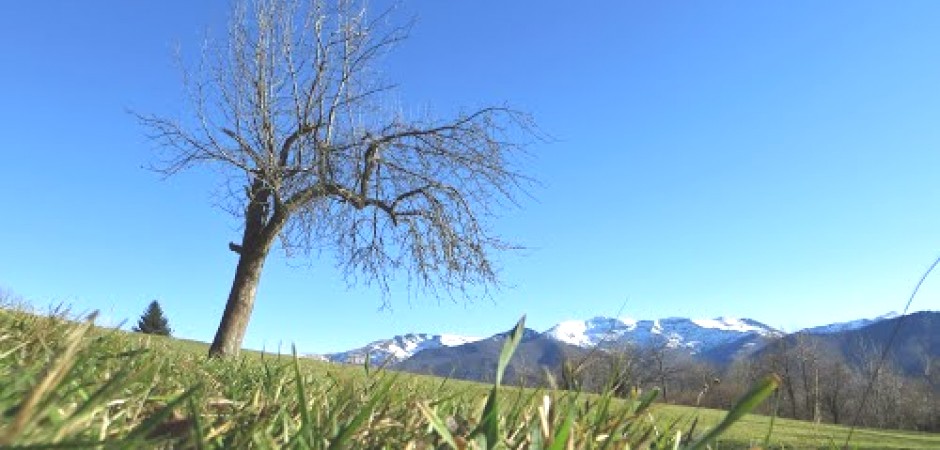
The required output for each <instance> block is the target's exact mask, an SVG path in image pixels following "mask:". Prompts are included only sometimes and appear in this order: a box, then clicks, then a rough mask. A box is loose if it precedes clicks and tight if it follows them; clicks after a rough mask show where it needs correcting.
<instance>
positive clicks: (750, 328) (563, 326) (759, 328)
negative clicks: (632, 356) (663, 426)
mask: <svg viewBox="0 0 940 450" xmlns="http://www.w3.org/2000/svg"><path fill="white" fill-rule="evenodd" d="M781 334H782V333H781V332H780V331H778V330H776V329H774V328H771V327H769V326H767V325H764V324H762V323H760V322H757V321H755V320H751V319H736V318H730V317H719V318H716V319H686V318H681V317H670V318H667V319H658V320H635V319H630V318H613V317H594V318H592V319H588V320H568V321H565V322H561V323H559V324H558V325H555V326H554V327H552V328H550V329H549V330H548V331H546V332H545V335H546V336H548V337H550V338H552V339H555V340H558V341H561V342H565V343H567V344H571V345H576V346H578V347H593V346H595V345H616V344H619V343H626V342H629V343H632V344H635V345H637V346H640V347H644V346H649V345H655V344H657V343H660V342H661V343H663V344H665V345H666V346H668V347H671V348H681V349H685V350H688V351H689V352H690V353H699V352H702V351H707V350H709V349H712V348H715V347H718V346H721V345H725V344H728V343H731V342H733V341H736V340H739V339H741V338H743V337H745V336H750V337H764V336H766V337H770V336H779V335H781Z"/></svg>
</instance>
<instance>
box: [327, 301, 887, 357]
mask: <svg viewBox="0 0 940 450" xmlns="http://www.w3.org/2000/svg"><path fill="white" fill-rule="evenodd" d="M896 317H897V314H896V313H889V314H885V315H882V316H878V317H876V318H872V319H859V320H853V321H849V322H840V323H833V324H828V325H823V326H818V327H813V328H807V329H805V330H801V331H799V332H798V333H808V334H813V335H826V334H833V333H839V332H847V331H852V330H856V329H860V328H863V327H866V326H869V325H872V324H876V323H879V322H883V321H886V320H889V319H893V318H896ZM526 333H527V335H526V338H525V340H524V341H525V342H531V341H539V342H542V344H540V345H541V346H543V347H547V346H549V344H551V343H554V344H558V347H559V348H569V350H570V351H576V350H574V349H590V348H593V347H595V346H599V347H601V348H605V347H608V348H615V347H617V346H623V345H633V346H637V347H640V348H643V347H650V346H656V345H661V346H666V347H668V348H672V349H676V350H678V351H682V352H685V353H687V354H689V355H697V356H699V357H701V358H704V359H706V360H710V361H729V360H732V359H735V358H738V357H741V356H742V355H746V354H749V353H750V352H752V351H754V350H756V349H757V348H759V347H760V346H761V342H764V341H766V340H768V339H771V338H779V337H782V336H784V335H785V334H786V333H784V332H782V331H781V330H778V329H775V328H773V327H771V326H768V325H766V324H763V323H761V322H759V321H756V320H752V319H738V318H731V317H718V318H714V319H688V318H681V317H670V318H665V319H656V320H635V319H631V318H624V317H620V318H616V317H602V316H598V317H593V318H590V319H587V320H568V321H563V322H560V323H558V324H557V325H555V326H552V327H551V328H549V329H548V330H545V331H544V332H538V331H535V330H531V329H527V330H526ZM499 336H501V334H497V335H495V336H493V337H490V338H487V339H483V338H479V337H470V336H459V335H453V334H427V333H408V334H403V335H398V336H394V337H391V338H389V339H382V340H378V341H374V342H371V343H369V344H367V345H365V346H363V347H359V348H355V349H351V350H347V351H343V352H337V353H329V354H325V355H309V356H311V357H314V358H318V359H322V360H326V361H331V362H335V363H346V364H362V363H363V362H365V359H366V357H369V360H370V363H371V364H375V365H381V364H400V363H402V362H404V361H406V360H409V359H411V358H413V357H414V356H415V355H418V354H419V353H422V352H427V351H433V353H432V354H436V355H437V354H445V353H447V352H448V351H457V352H458V353H466V350H467V349H463V351H459V350H454V349H458V348H460V347H465V346H470V347H468V348H469V349H475V348H477V350H478V351H481V350H479V349H478V347H479V348H483V347H486V346H487V345H489V344H488V343H487V342H489V341H493V340H498V341H500V343H499V345H501V339H496V338H497V337H499ZM482 341H487V342H482ZM471 344H476V345H471ZM497 348H498V346H497ZM449 349H450V350H449ZM497 353H498V352H497Z"/></svg>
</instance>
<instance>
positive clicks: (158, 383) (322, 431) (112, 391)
mask: <svg viewBox="0 0 940 450" xmlns="http://www.w3.org/2000/svg"><path fill="white" fill-rule="evenodd" d="M92 320H93V319H91V318H89V319H88V320H86V321H84V322H82V323H75V322H70V321H68V320H65V317H63V315H59V316H50V317H41V316H36V315H31V314H27V313H22V312H16V311H9V310H2V309H0V448H96V449H111V448H187V449H189V448H191V449H208V448H258V449H266V448H298V449H339V448H377V449H385V448H387V449H402V448H404V449H409V448H410V449H438V448H458V449H464V448H468V449H478V448H479V449H496V448H500V449H502V448H505V449H520V448H544V449H573V448H579V449H580V448H585V449H588V448H596V449H614V448H616V449H623V448H705V447H706V446H707V445H708V444H709V443H711V442H713V441H714V439H715V438H716V437H717V436H718V435H719V434H720V433H722V432H723V431H724V430H726V429H727V427H728V426H729V425H730V424H731V423H732V422H734V421H735V420H738V419H740V418H741V417H742V416H743V415H744V414H745V413H746V412H747V411H748V410H749V409H750V408H752V407H753V406H755V405H756V404H757V403H759V402H760V401H761V400H762V399H763V398H765V397H766V396H767V395H769V394H770V393H771V392H772V391H773V389H774V388H775V387H776V385H777V380H776V379H774V378H769V379H767V380H765V381H764V382H763V383H762V384H761V385H759V386H757V387H756V388H755V389H754V390H753V391H751V393H750V394H748V396H746V397H745V398H744V399H743V400H742V401H741V402H740V403H739V405H738V407H737V408H735V409H734V410H732V411H731V412H730V413H728V415H727V417H726V418H725V419H724V421H723V422H721V423H719V424H718V425H717V426H715V427H713V428H711V429H710V430H704V429H703V430H697V429H696V426H695V422H692V425H691V426H687V427H686V429H680V427H679V426H677V424H678V423H679V421H674V422H672V423H667V424H662V423H660V422H657V421H656V420H655V419H654V416H653V415H652V413H651V411H650V407H651V404H652V402H653V400H654V399H655V396H656V392H655V391H653V392H649V393H647V394H645V395H642V396H637V397H635V398H631V399H627V400H619V399H615V398H613V396H612V395H611V394H609V393H608V394H603V395H587V394H579V393H577V392H567V391H557V390H548V391H545V390H533V389H522V388H509V387H503V386H501V379H502V373H503V371H504V369H505V367H506V365H507V363H508V362H509V359H510V358H511V357H512V354H513V352H514V350H515V348H516V346H517V345H518V343H519V341H520V339H521V337H522V330H523V321H520V322H519V324H518V325H517V327H516V328H515V330H514V331H513V333H511V334H510V336H509V338H508V339H507V342H506V344H505V346H504V348H503V352H502V354H501V356H500V359H499V364H498V367H497V368H496V382H495V383H494V384H493V385H492V386H489V387H486V386H483V385H479V384H475V383H466V382H459V381H452V380H441V379H432V378H428V377H419V376H413V375H408V374H400V373H395V372H389V371H384V370H378V371H374V370H372V369H371V368H369V367H368V366H367V367H365V370H362V368H358V369H350V368H348V367H340V366H332V365H329V364H322V363H315V362H312V361H307V360H301V359H298V358H296V356H294V357H281V356H271V355H262V356H260V357H258V356H251V355H248V356H245V357H242V358H241V359H238V360H207V359H206V358H205V356H204V353H203V352H202V351H199V350H195V349H186V348H181V347H180V346H178V345H176V344H175V341H173V340H170V339H166V338H158V337H150V336H144V335H130V334H127V333H124V332H120V331H114V330H102V329H98V328H95V327H93V326H92ZM700 428H704V427H700Z"/></svg>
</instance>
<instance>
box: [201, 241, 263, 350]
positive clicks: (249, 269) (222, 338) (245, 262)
mask: <svg viewBox="0 0 940 450" xmlns="http://www.w3.org/2000/svg"><path fill="white" fill-rule="evenodd" d="M260 250H261V249H260V248H254V249H251V248H247V247H246V248H242V253H241V256H239V258H238V268H237V269H236V270H235V279H234V280H233V281H232V290H231V291H230V292H229V294H228V301H227V302H226V303H225V312H224V313H223V314H222V322H221V323H220V324H219V330H218V331H216V333H215V339H214V340H213V341H212V346H211V347H209V356H211V357H225V356H237V355H238V352H239V351H240V350H241V345H242V340H243V339H244V338H245V331H246V330H247V329H248V319H250V318H251V310H252V308H253V307H254V305H255V295H256V294H257V293H258V281H259V280H260V279H261V270H262V268H263V267H264V260H265V258H266V257H267V253H268V252H267V249H264V251H260Z"/></svg>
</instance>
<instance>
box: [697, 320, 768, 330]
mask: <svg viewBox="0 0 940 450" xmlns="http://www.w3.org/2000/svg"><path fill="white" fill-rule="evenodd" d="M692 323H694V324H696V325H698V326H700V327H702V328H712V329H716V330H724V331H737V332H739V333H750V332H754V333H760V334H764V332H766V331H767V327H759V326H755V325H753V324H752V323H751V322H750V321H747V320H742V319H738V318H735V317H718V318H715V319H692Z"/></svg>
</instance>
